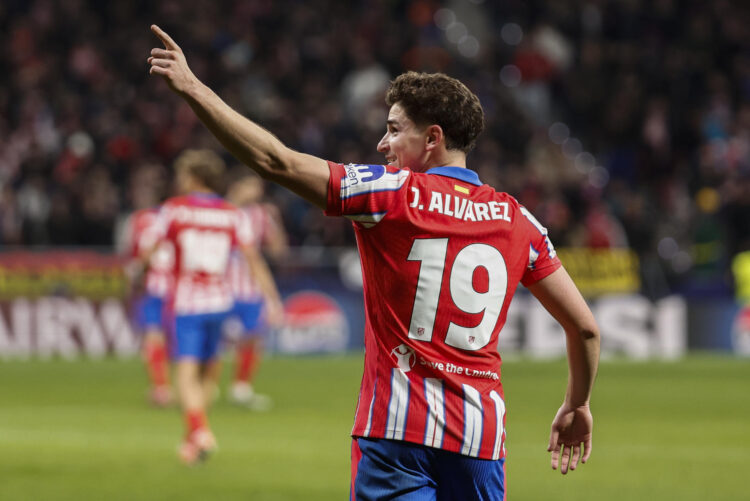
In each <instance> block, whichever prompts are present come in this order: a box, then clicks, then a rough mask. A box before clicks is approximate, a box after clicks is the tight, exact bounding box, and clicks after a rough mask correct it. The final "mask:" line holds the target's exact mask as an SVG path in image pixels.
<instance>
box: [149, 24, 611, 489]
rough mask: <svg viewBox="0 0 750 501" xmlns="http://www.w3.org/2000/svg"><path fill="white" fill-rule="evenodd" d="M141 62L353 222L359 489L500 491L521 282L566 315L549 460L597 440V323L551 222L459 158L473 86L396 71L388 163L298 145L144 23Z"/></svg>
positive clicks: (477, 113)
mask: <svg viewBox="0 0 750 501" xmlns="http://www.w3.org/2000/svg"><path fill="white" fill-rule="evenodd" d="M152 30H153V31H154V33H155V34H156V35H157V36H158V37H159V38H160V39H161V41H162V42H163V44H164V47H165V48H164V49H152V51H151V57H150V58H149V63H150V65H151V69H150V71H151V73H152V74H156V75H161V76H162V77H164V79H165V80H166V82H167V83H168V84H169V86H170V87H171V88H172V89H173V90H174V91H175V92H177V93H178V94H179V95H180V96H182V97H183V98H184V99H185V100H186V101H187V102H188V103H189V104H190V106H191V107H192V108H193V110H194V111H195V113H196V114H197V116H198V117H199V118H200V119H201V120H202V121H203V123H204V124H205V125H206V126H207V127H208V128H209V130H210V131H211V132H212V133H213V134H214V135H215V136H216V137H217V138H218V139H219V141H221V143H222V144H223V145H224V146H225V147H226V148H227V149H228V150H229V151H231V152H232V153H233V154H234V155H235V156H236V157H237V158H239V159H240V160H241V161H242V162H243V163H245V164H247V165H248V166H250V167H252V168H253V169H254V170H255V171H256V172H258V173H259V174H261V175H262V176H263V177H266V178H268V179H271V180H273V181H275V182H277V183H279V184H281V185H283V186H285V187H287V188H289V189H290V190H292V191H294V192H296V193H297V194H299V195H300V196H302V197H304V198H305V199H307V200H308V201H310V202H311V203H313V204H315V205H317V206H318V207H320V208H323V209H325V211H326V214H328V215H336V216H345V217H347V218H349V219H351V220H352V221H353V224H354V231H355V234H356V236H357V244H358V248H359V253H360V259H361V261H362V271H363V279H364V300H365V315H366V327H365V367H364V375H363V379H362V385H361V387H360V396H359V403H358V406H357V411H356V416H355V421H354V428H353V430H352V435H353V437H354V440H353V443H352V489H351V496H352V498H356V499H363V500H365V499H367V500H370V499H372V500H375V499H402V500H423V499H433V500H435V499H446V500H448V499H461V500H470V499H478V500H490V499H492V500H495V499H504V495H505V472H504V462H505V447H504V441H505V402H504V399H503V388H502V385H501V383H500V364H501V360H500V354H499V353H498V350H497V347H498V337H499V333H500V329H501V328H502V326H503V324H504V323H505V318H506V315H507V311H508V306H509V304H510V300H511V298H512V296H513V294H514V293H515V290H516V288H517V286H518V284H519V282H522V283H523V284H524V285H525V286H526V287H527V288H528V289H529V290H530V291H531V292H532V294H534V296H536V298H537V299H539V301H540V302H541V303H542V304H543V305H544V307H545V308H546V309H547V310H548V311H549V312H550V313H551V314H552V316H553V317H554V318H555V319H556V320H557V321H558V322H560V324H561V325H562V326H563V327H564V329H565V332H566V336H567V347H568V366H569V372H568V387H567V391H566V393H565V395H564V398H563V403H562V405H561V406H560V408H559V410H558V412H557V414H556V416H555V417H554V419H553V421H552V426H551V431H550V439H549V445H548V450H549V451H550V452H551V463H552V467H553V468H558V467H559V468H560V470H561V471H562V473H567V472H568V471H569V469H571V470H572V469H575V468H576V467H577V466H578V462H579V460H580V459H583V461H584V462H585V461H586V460H587V459H588V457H589V455H590V454H591V445H592V430H593V418H592V415H591V411H590V407H589V401H590V398H591V392H592V388H593V384H594V379H595V375H596V370H597V366H598V359H599V331H598V327H597V325H596V323H595V321H594V318H593V315H592V314H591V311H590V310H589V308H588V306H587V305H586V302H585V301H584V300H583V297H582V296H581V294H580V293H579V292H578V290H577V288H576V286H575V285H574V284H573V281H572V280H571V279H570V277H569V276H568V274H567V272H566V271H565V270H564V268H562V267H561V265H560V261H559V260H558V259H557V257H556V254H555V250H554V248H553V247H552V243H551V242H550V241H549V239H548V238H547V232H546V230H545V229H544V228H543V227H542V226H541V225H540V224H539V222H538V221H537V220H536V219H534V217H533V216H532V215H531V214H530V213H529V212H528V211H527V210H526V209H525V208H524V207H523V206H521V205H519V204H518V202H517V201H516V200H515V199H514V198H512V197H511V196H509V195H508V194H506V193H500V192H496V191H495V190H494V189H493V188H491V187H490V186H488V185H484V184H482V183H481V182H480V181H479V179H478V177H477V175H476V173H475V172H473V171H470V170H468V169H466V155H467V154H468V152H469V151H471V149H472V148H473V146H474V143H475V141H476V138H477V136H478V135H479V133H480V132H481V130H482V128H483V126H484V114H483V111H482V108H481V105H480V103H479V100H478V99H477V97H476V96H475V95H474V94H472V93H471V92H470V91H469V90H468V89H467V88H466V87H465V86H464V85H463V84H461V83H460V82H458V81H457V80H455V79H452V78H450V77H447V76H445V75H442V74H432V75H430V74H422V73H406V74H404V75H401V76H399V77H398V78H397V79H396V80H394V81H393V82H392V84H391V87H390V89H389V90H388V93H387V96H386V102H387V104H388V105H389V106H390V111H389V113H388V119H387V122H386V125H387V127H386V133H385V136H384V137H383V138H382V139H381V141H380V143H379V144H378V146H377V149H378V151H379V152H381V153H383V154H384V156H385V158H386V161H387V162H388V165H353V164H352V165H347V166H344V165H341V164H336V163H332V162H326V161H325V160H322V159H320V158H317V157H314V156H311V155H306V154H302V153H298V152H296V151H293V150H291V149H289V148H287V147H285V146H284V145H283V144H282V143H281V142H280V141H279V140H278V139H277V138H276V137H275V136H273V135H272V134H270V133H269V132H268V131H266V130H265V129H263V128H261V127H260V126H258V125H256V124H255V123H253V122H251V121H250V120H248V119H246V118H244V117H243V116H241V115H240V114H238V113H237V112H235V111H234V110H232V109H231V108H230V107H229V106H228V105H227V104H226V103H224V102H223V101H222V100H221V99H220V98H219V97H218V96H217V95H216V94H214V93H213V92H212V91H211V90H210V89H209V88H208V87H206V86H205V85H203V84H202V82H200V80H198V79H197V78H196V77H195V75H193V73H192V72H191V71H190V69H189V67H188V65H187V62H186V60H185V56H184V54H183V53H182V50H181V49H180V48H179V46H177V44H176V43H175V42H174V41H173V40H172V39H171V38H170V37H169V36H168V35H167V34H166V33H164V32H163V31H162V30H161V29H159V28H158V27H156V26H153V27H152Z"/></svg>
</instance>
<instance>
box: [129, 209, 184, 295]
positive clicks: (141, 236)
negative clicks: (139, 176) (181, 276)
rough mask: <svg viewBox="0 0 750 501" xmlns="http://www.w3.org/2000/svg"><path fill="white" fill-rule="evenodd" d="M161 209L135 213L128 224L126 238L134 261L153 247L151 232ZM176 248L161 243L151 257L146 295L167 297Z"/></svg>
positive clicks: (143, 210) (147, 274)
mask: <svg viewBox="0 0 750 501" xmlns="http://www.w3.org/2000/svg"><path fill="white" fill-rule="evenodd" d="M158 214H159V208H158V207H153V208H148V209H141V210H138V211H135V212H134V213H133V214H132V215H131V216H130V220H129V224H128V229H127V231H128V235H127V236H126V238H127V241H128V246H129V251H128V254H129V256H130V257H131V258H133V259H138V258H140V256H141V254H143V252H144V251H145V250H146V246H147V245H153V240H152V238H151V237H149V236H148V235H149V232H150V231H151V229H152V228H153V225H154V224H155V223H156V218H157V216H158ZM173 268H174V248H173V247H172V244H170V243H169V242H167V241H162V242H160V243H159V247H158V248H157V249H156V251H155V252H154V253H153V254H152V255H151V259H150V261H149V264H148V269H147V270H146V276H145V278H144V282H145V288H146V293H147V294H149V295H151V296H156V297H165V296H166V295H167V292H168V291H169V289H170V286H171V284H172V279H173Z"/></svg>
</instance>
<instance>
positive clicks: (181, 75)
mask: <svg viewBox="0 0 750 501" xmlns="http://www.w3.org/2000/svg"><path fill="white" fill-rule="evenodd" d="M151 31H153V32H154V34H155V35H156V36H157V37H159V39H160V40H161V42H162V43H163V44H164V48H163V49H151V57H149V58H148V63H149V64H150V65H151V69H150V70H149V74H151V75H161V76H162V77H164V80H166V82H167V84H168V85H169V87H170V88H171V89H172V90H173V91H175V92H176V93H178V94H187V93H188V91H189V90H190V89H191V88H192V87H194V86H195V85H196V83H198V79H197V78H196V77H195V75H193V72H192V71H190V68H189V67H188V64H187V61H186V60H185V54H183V53H182V49H180V46H179V45H177V44H176V43H175V41H174V40H172V37H170V36H169V35H167V34H166V32H164V30H162V29H161V28H159V27H158V26H157V25H155V24H152V25H151Z"/></svg>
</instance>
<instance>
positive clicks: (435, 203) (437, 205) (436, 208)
mask: <svg viewBox="0 0 750 501" xmlns="http://www.w3.org/2000/svg"><path fill="white" fill-rule="evenodd" d="M441 195H442V193H439V192H437V191H433V192H432V198H430V208H429V209H427V210H429V211H430V212H438V213H439V214H442V213H443V197H442V196H441Z"/></svg>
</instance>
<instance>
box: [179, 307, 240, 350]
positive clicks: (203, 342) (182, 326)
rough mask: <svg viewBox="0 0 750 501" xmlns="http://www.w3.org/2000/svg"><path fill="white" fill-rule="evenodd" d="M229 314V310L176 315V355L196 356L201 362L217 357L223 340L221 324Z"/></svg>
mask: <svg viewBox="0 0 750 501" xmlns="http://www.w3.org/2000/svg"><path fill="white" fill-rule="evenodd" d="M228 316H229V312H228V311H222V312H218V313H201V314H197V315H176V316H175V318H174V337H175V343H174V353H173V355H174V357H175V358H177V359H180V358H195V359H198V360H200V361H201V362H206V361H208V360H211V359H213V358H216V356H217V355H218V352H219V342H220V341H221V326H222V324H223V323H224V321H225V320H226V318H227V317H228Z"/></svg>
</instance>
